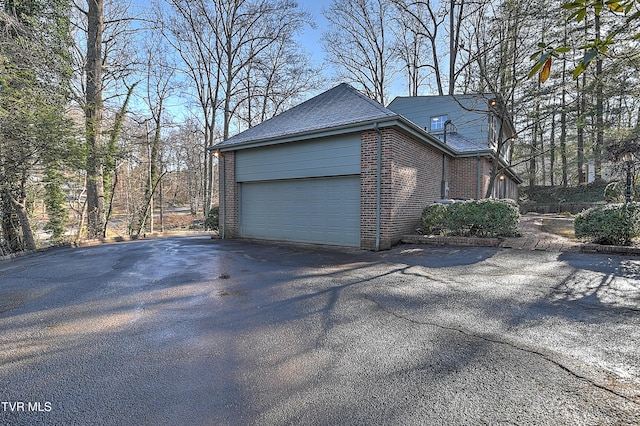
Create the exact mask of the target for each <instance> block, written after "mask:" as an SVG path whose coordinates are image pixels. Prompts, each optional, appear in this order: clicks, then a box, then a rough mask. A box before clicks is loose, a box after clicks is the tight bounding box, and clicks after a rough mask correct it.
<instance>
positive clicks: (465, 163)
mask: <svg viewBox="0 0 640 426" xmlns="http://www.w3.org/2000/svg"><path fill="white" fill-rule="evenodd" d="M451 176H452V180H451V181H450V182H449V196H450V197H451V198H473V199H477V198H478V195H480V197H479V198H485V196H486V195H487V189H488V188H489V178H490V176H491V162H490V161H489V159H488V158H487V157H480V194H478V157H465V158H457V159H455V160H454V161H453V164H452V165H451ZM499 179H500V177H499V176H498V177H497V178H496V181H495V182H494V186H493V194H492V195H493V197H495V198H503V197H502V195H504V198H511V199H514V200H517V199H518V184H517V183H515V182H514V181H513V180H512V179H510V178H509V177H508V176H505V185H506V186H505V189H504V194H500V182H499Z"/></svg>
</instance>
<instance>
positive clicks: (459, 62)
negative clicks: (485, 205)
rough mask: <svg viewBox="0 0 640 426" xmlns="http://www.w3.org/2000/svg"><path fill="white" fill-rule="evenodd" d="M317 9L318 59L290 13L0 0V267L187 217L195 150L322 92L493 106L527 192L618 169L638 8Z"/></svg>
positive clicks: (197, 159) (208, 183) (203, 150)
mask: <svg viewBox="0 0 640 426" xmlns="http://www.w3.org/2000/svg"><path fill="white" fill-rule="evenodd" d="M323 13H324V16H325V18H326V20H327V22H328V23H329V25H328V26H327V27H326V28H324V29H323V34H324V35H323V40H322V48H323V50H324V53H325V63H322V64H318V63H315V62H314V61H313V60H312V57H311V54H310V49H311V46H305V45H303V44H302V43H301V42H300V40H301V39H300V34H301V33H302V32H303V31H304V29H305V28H308V27H309V26H314V25H315V24H314V17H313V16H312V15H311V14H310V13H309V12H308V11H306V10H305V9H304V7H303V6H301V5H300V4H298V3H296V2H295V1H290V0H156V1H150V2H142V3H138V2H127V1H121V0H74V1H71V2H70V1H69V0H0V222H1V224H2V226H1V227H0V256H2V255H5V254H8V253H12V252H18V251H22V250H30V249H34V248H36V246H37V245H38V244H40V242H41V240H47V241H49V242H51V243H59V242H64V241H69V240H76V239H80V238H100V237H104V236H109V235H136V234H140V233H146V232H152V231H158V230H163V229H164V228H165V227H169V226H174V225H176V224H181V223H180V222H181V221H185V220H187V221H188V222H189V223H191V222H193V221H195V223H202V222H203V220H204V218H205V217H206V216H207V214H208V212H209V210H210V209H211V207H213V206H215V205H217V197H218V195H217V192H216V191H217V182H216V167H217V161H216V159H215V158H214V156H213V155H212V153H211V152H210V151H209V150H207V147H209V146H211V145H212V144H213V143H215V142H217V141H220V140H224V139H226V138H228V137H230V136H232V135H233V134H236V133H238V132H240V131H242V130H245V129H247V128H249V127H251V126H253V125H256V124H258V123H260V122H262V121H264V120H266V119H268V118H270V117H273V116H274V115H276V114H278V113H280V112H282V111H284V110H286V109H288V108H290V107H291V106H293V105H295V104H297V103H299V102H301V101H303V100H305V99H307V98H309V97H310V96H312V95H314V94H316V93H319V92H321V91H324V90H326V89H328V88H329V87H331V86H333V85H334V84H337V83H338V82H348V83H351V84H352V85H354V86H355V87H356V88H357V89H359V90H361V91H362V92H363V93H364V94H366V95H368V96H370V97H371V98H373V99H375V100H377V101H379V102H380V103H382V104H384V105H386V104H388V103H389V102H390V101H391V100H392V97H394V96H398V95H402V96H417V95H427V94H436V95H437V94H440V95H443V94H466V93H492V94H494V93H495V94H498V95H500V96H501V98H502V99H503V100H504V101H505V105H506V109H507V112H508V113H509V114H510V115H511V117H512V119H513V122H514V124H515V127H516V129H517V131H518V135H517V140H516V151H515V157H514V163H515V164H516V167H517V169H516V170H517V171H518V172H519V173H520V174H521V176H522V177H523V178H524V179H526V185H527V186H529V187H534V186H537V185H542V186H571V185H581V184H584V183H585V179H586V173H585V172H586V167H585V165H586V164H587V162H591V164H592V167H593V170H594V173H595V178H596V180H600V179H602V178H609V177H610V176H609V175H611V176H613V177H615V176H616V174H619V172H620V171H621V170H622V171H624V170H626V167H627V166H631V165H630V164H625V163H622V162H620V159H621V158H622V154H623V153H624V152H625V151H634V150H635V151H637V145H636V139H637V134H638V130H637V129H638V118H639V116H640V96H639V93H638V92H639V91H640V87H639V86H638V77H639V68H638V64H639V59H640V55H639V51H638V37H637V36H636V34H637V33H638V19H637V18H638V13H639V12H638V2H637V0H633V1H625V2H617V1H611V0H610V1H606V2H604V1H592V2H587V1H583V0H579V1H577V2H571V3H566V4H564V3H563V2H553V1H552V2H540V1H523V0H506V1H492V0H473V1H469V0H451V1H448V2H435V1H434V2H425V1H410V0H333V2H332V3H331V4H330V6H329V7H327V8H326V9H325V10H324V12H323ZM538 74H540V78H538ZM543 81H544V82H543ZM605 166H606V167H605ZM633 171H634V172H635V164H634V168H633ZM185 218H186V219H185Z"/></svg>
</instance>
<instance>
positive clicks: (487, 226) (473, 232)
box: [422, 199, 520, 237]
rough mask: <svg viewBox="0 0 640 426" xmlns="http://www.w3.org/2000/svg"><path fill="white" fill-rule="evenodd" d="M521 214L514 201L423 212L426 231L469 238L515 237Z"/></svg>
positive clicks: (432, 208) (456, 205) (455, 205)
mask: <svg viewBox="0 0 640 426" xmlns="http://www.w3.org/2000/svg"><path fill="white" fill-rule="evenodd" d="M519 221H520V211H519V209H518V205H517V204H516V203H515V202H514V201H512V200H495V199H485V200H480V201H476V200H471V201H463V202H458V203H453V204H433V205H430V206H428V207H426V208H425V209H424V210H423V212H422V227H423V230H424V231H425V232H428V233H433V232H434V231H437V230H441V233H444V234H449V235H457V236H465V237H512V236H515V235H518V234H519V230H518V223H519Z"/></svg>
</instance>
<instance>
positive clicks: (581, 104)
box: [577, 74, 587, 184]
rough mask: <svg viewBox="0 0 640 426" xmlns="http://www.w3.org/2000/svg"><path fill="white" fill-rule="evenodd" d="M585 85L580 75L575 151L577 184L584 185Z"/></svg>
mask: <svg viewBox="0 0 640 426" xmlns="http://www.w3.org/2000/svg"><path fill="white" fill-rule="evenodd" d="M586 83H587V76H586V75H585V74H582V87H580V84H578V111H577V112H578V133H577V143H578V146H577V150H578V158H577V162H578V184H583V183H585V173H584V125H585V116H584V115H585V110H586V108H587V99H586V96H585V93H584V87H585V85H586Z"/></svg>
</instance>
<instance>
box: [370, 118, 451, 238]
mask: <svg viewBox="0 0 640 426" xmlns="http://www.w3.org/2000/svg"><path fill="white" fill-rule="evenodd" d="M377 144H378V134H377V132H375V131H366V132H363V133H362V135H361V153H362V158H361V196H360V215H361V217H360V236H361V247H362V248H367V249H375V248H376V206H377V205H376V203H377V198H376V191H377V152H378V148H377ZM381 177H382V179H381V212H380V213H381V214H380V216H381V223H380V247H379V248H380V249H388V248H390V247H391V246H392V245H393V244H395V243H397V242H398V241H400V239H401V238H402V236H403V235H405V234H407V233H411V232H413V231H414V230H415V228H416V226H417V225H418V223H419V221H420V215H421V213H422V210H423V209H424V207H425V206H427V205H429V204H431V203H432V202H433V201H434V200H436V199H438V198H440V184H441V180H442V154H440V153H438V152H436V151H435V150H434V149H431V148H430V147H428V146H426V145H424V144H422V143H419V142H417V141H415V140H413V139H412V138H410V137H408V136H406V135H404V134H402V133H400V132H398V131H397V130H395V129H384V130H382V170H381Z"/></svg>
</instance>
